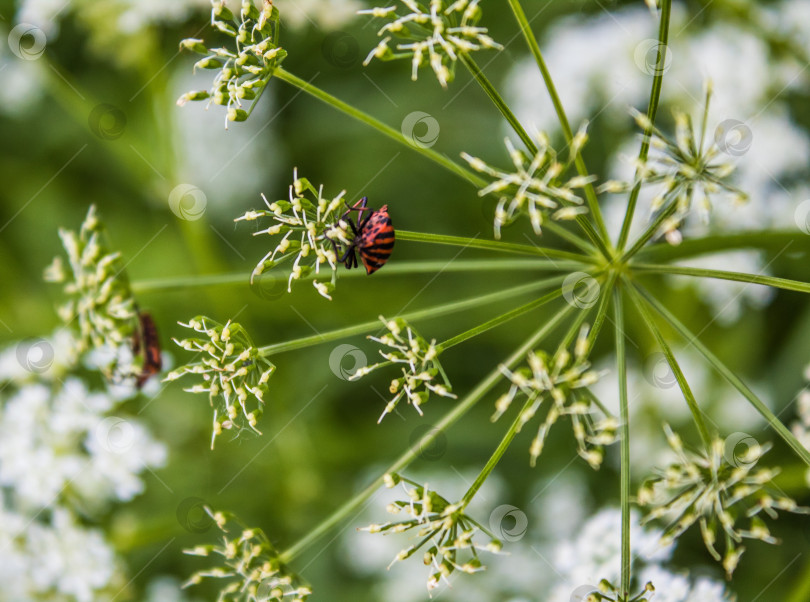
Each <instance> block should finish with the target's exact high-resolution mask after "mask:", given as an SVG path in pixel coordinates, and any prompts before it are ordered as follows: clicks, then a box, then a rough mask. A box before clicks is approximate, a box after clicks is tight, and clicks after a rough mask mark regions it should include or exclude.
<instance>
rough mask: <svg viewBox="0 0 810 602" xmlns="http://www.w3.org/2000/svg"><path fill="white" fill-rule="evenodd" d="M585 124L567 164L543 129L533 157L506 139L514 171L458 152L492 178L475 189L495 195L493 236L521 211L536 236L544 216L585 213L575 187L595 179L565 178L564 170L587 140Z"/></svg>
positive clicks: (570, 216)
mask: <svg viewBox="0 0 810 602" xmlns="http://www.w3.org/2000/svg"><path fill="white" fill-rule="evenodd" d="M585 127H586V126H584V125H583V127H582V128H580V130H579V131H578V132H577V134H576V135H575V136H574V139H573V141H572V142H571V147H570V154H569V160H568V162H567V163H561V162H559V161H558V160H557V153H556V152H555V151H554V149H553V148H552V146H551V142H550V141H549V139H548V136H547V135H546V134H544V133H542V132H538V133H537V135H536V136H535V139H536V141H537V152H536V153H534V156H532V157H527V156H526V154H525V153H524V152H523V151H521V150H518V149H516V148H515V145H514V144H512V141H511V140H509V138H506V140H505V144H506V150H507V151H509V158H510V159H512V163H513V164H514V167H515V171H513V172H509V171H504V170H501V169H497V168H493V167H490V166H489V165H487V164H486V163H484V161H482V160H481V159H478V158H476V157H472V156H470V155H468V154H467V153H461V157H462V158H463V159H464V160H465V161H467V163H469V164H470V167H472V168H473V169H474V170H475V171H477V172H479V173H483V174H486V175H487V176H489V177H490V178H491V179H492V180H493V181H492V183H491V184H489V185H488V186H485V187H484V188H482V189H481V190H479V191H478V196H486V195H488V194H495V195H496V196H498V206H497V207H496V208H495V238H500V237H501V228H502V227H503V226H505V225H507V224H510V223H512V222H513V221H515V220H516V219H517V217H518V216H519V215H520V214H521V213H527V214H528V216H529V219H530V220H531V224H532V228H533V229H534V232H535V234H538V235H539V234H541V226H542V224H543V217H544V215H549V216H550V217H551V219H554V220H572V219H576V217H577V216H578V215H580V214H581V213H587V211H588V209H587V208H586V207H584V206H583V204H582V199H581V198H580V197H579V196H577V195H576V194H575V193H574V190H575V189H577V188H582V187H584V186H587V185H588V184H589V183H591V182H593V181H594V180H595V178H594V177H591V176H587V177H583V176H574V177H573V178H571V179H569V180H567V181H566V180H565V179H564V175H565V172H566V171H567V170H568V168H569V167H570V166H571V164H572V163H573V161H574V160H575V158H576V156H577V155H578V154H579V152H580V151H581V150H582V147H583V146H584V145H585V142H586V141H587V140H588V136H587V134H586V133H585ZM551 211H553V213H550V212H551Z"/></svg>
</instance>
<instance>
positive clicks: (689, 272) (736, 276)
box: [633, 263, 810, 293]
mask: <svg viewBox="0 0 810 602" xmlns="http://www.w3.org/2000/svg"><path fill="white" fill-rule="evenodd" d="M633 270H637V271H642V272H650V273H653V274H678V275H681V276H695V277H697V278H715V279H718V280H733V281H734V282H746V283H748V284H761V285H763V286H772V287H774V288H781V289H784V290H786V291H798V292H800V293H810V283H807V282H800V281H798V280H788V279H787V278H777V277H775V276H761V275H759V274H746V273H744V272H727V271H725V270H710V269H704V268H690V267H686V266H676V265H658V264H648V263H634V264H633Z"/></svg>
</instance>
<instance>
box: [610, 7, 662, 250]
mask: <svg viewBox="0 0 810 602" xmlns="http://www.w3.org/2000/svg"><path fill="white" fill-rule="evenodd" d="M671 9H672V0H661V21H660V23H659V25H658V48H659V52H658V60H657V61H656V63H655V75H654V76H653V81H652V90H651V91H650V102H649V104H648V105H647V117H648V118H649V120H650V123H655V115H656V113H657V112H658V102H659V100H660V98H661V85H662V83H663V81H664V71H665V68H664V66H665V61H666V58H667V54H666V52H661V51H660V49H661V48H666V47H667V42H668V40H669V15H670V11H671ZM650 135H651V132H644V138H643V139H642V141H641V149H640V150H639V153H638V160H639V161H640V162H642V163H643V162H644V161H646V160H647V154H648V153H649V152H650ZM635 180H636V183H635V185H634V186H633V188H632V190H631V191H630V198H629V199H628V201H627V211H626V212H625V214H624V221H623V222H622V230H621V233H620V234H619V242H618V244H617V248H618V250H619V251H623V250H624V247H625V245H626V244H627V237H628V235H629V234H630V225H631V224H632V223H633V215H634V214H635V212H636V204H637V203H638V195H639V193H640V192H641V179H640V178H639V170H638V169H637V170H636V178H635Z"/></svg>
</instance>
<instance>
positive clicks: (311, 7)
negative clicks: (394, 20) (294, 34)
mask: <svg viewBox="0 0 810 602" xmlns="http://www.w3.org/2000/svg"><path fill="white" fill-rule="evenodd" d="M275 4H276V6H277V7H278V11H279V13H281V22H282V23H284V24H286V25H289V26H290V27H292V28H293V29H301V28H303V27H307V26H309V25H312V26H313V27H315V28H317V29H324V30H327V31H328V30H334V29H339V28H341V27H343V26H344V25H346V24H348V23H349V22H350V21H352V20H353V19H355V18H356V17H357V11H358V10H359V9H361V8H363V3H362V2H359V1H358V0H276V2H275Z"/></svg>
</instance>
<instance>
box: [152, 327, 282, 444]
mask: <svg viewBox="0 0 810 602" xmlns="http://www.w3.org/2000/svg"><path fill="white" fill-rule="evenodd" d="M180 326H185V327H186V328H191V329H192V330H194V332H197V333H200V334H201V335H203V337H192V338H188V339H182V340H178V339H172V340H173V341H174V342H175V343H177V344H178V345H179V346H180V347H182V348H183V349H186V350H187V351H194V352H196V353H197V354H198V355H199V356H201V357H200V360H199V361H198V362H194V363H191V364H186V365H184V366H180V367H178V368H176V369H174V370H172V371H171V372H170V373H169V374H168V376H167V377H166V378H165V379H164V380H166V381H172V380H176V379H178V378H180V377H181V376H184V375H186V374H199V375H201V376H202V383H199V384H196V385H194V386H192V387H190V388H188V389H185V391H188V392H189V393H208V399H209V401H210V402H211V407H213V408H214V431H213V434H212V436H211V448H212V449H213V447H214V442H215V441H216V438H217V436H218V435H220V434H222V431H223V430H231V429H236V430H237V432H239V431H242V430H244V429H248V428H249V429H251V430H253V431H254V432H256V433H258V434H260V435H261V431H259V429H257V428H256V423H257V422H258V420H259V418H260V417H261V415H262V406H263V405H264V397H265V395H267V389H268V387H267V382H268V381H269V380H270V376H272V374H273V372H275V370H276V367H275V366H274V365H273V364H272V363H270V361H269V360H267V359H266V358H264V357H263V356H262V354H261V351H260V350H259V349H258V348H256V347H254V346H253V341H251V339H250V336H249V335H248V333H247V331H246V330H245V329H244V328H243V327H242V325H241V324H239V323H237V322H231V321H230V320H229V321H228V322H227V323H226V324H225V325H222V324H219V323H218V322H215V321H214V320H212V319H211V318H206V317H205V316H197V317H196V318H193V319H191V320H189V322H188V324H183V323H182V322H180Z"/></svg>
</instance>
